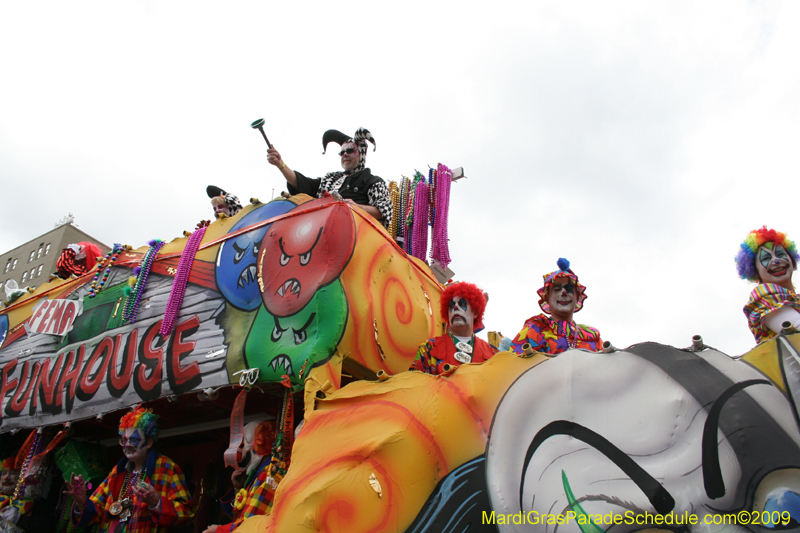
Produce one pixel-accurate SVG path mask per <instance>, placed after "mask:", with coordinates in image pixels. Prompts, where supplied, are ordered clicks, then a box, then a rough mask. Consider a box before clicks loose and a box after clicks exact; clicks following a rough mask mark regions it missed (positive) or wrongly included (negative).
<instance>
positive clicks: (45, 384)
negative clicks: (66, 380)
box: [39, 353, 64, 415]
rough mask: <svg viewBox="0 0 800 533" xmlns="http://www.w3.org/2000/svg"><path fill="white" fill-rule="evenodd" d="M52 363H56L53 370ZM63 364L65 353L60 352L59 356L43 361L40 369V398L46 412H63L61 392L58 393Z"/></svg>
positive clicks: (55, 413)
mask: <svg viewBox="0 0 800 533" xmlns="http://www.w3.org/2000/svg"><path fill="white" fill-rule="evenodd" d="M51 363H53V365H54V368H53V370H52V372H51V371H50V364H51ZM63 365H64V354H63V353H60V354H58V357H57V358H50V359H45V360H44V361H42V369H41V370H40V371H39V399H40V400H41V401H42V411H44V412H45V413H51V414H54V415H57V414H59V413H60V412H61V394H56V384H57V383H58V376H60V375H61V368H62V366H63Z"/></svg>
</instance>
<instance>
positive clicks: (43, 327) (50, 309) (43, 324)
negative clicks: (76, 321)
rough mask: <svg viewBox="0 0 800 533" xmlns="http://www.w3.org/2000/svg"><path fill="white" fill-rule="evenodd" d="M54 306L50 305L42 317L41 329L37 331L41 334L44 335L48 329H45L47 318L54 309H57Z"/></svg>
mask: <svg viewBox="0 0 800 533" xmlns="http://www.w3.org/2000/svg"><path fill="white" fill-rule="evenodd" d="M52 304H53V302H49V303H48V305H47V309H46V310H45V313H44V314H43V315H42V321H41V322H40V323H39V327H38V328H36V331H38V332H39V333H44V332H45V331H46V330H47V328H46V327H45V324H47V317H49V316H50V312H51V311H52V310H53V307H55V306H54V305H52Z"/></svg>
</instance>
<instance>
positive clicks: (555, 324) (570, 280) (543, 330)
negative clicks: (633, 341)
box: [510, 257, 603, 355]
mask: <svg viewBox="0 0 800 533" xmlns="http://www.w3.org/2000/svg"><path fill="white" fill-rule="evenodd" d="M556 264H557V265H558V270H556V271H554V272H550V273H549V274H545V275H544V276H543V278H544V285H543V286H542V287H541V288H540V289H539V290H538V291H536V292H537V294H538V295H539V307H541V308H542V311H544V313H546V314H540V315H536V316H533V317H531V318H529V319H528V320H526V321H525V324H524V325H523V326H522V330H520V332H519V334H517V336H516V337H514V339H513V342H512V343H511V349H510V351H512V352H514V353H518V354H522V353H525V349H526V345H530V348H531V349H532V350H533V351H535V352H542V353H546V354H550V355H556V354H559V353H561V352H565V351H567V350H569V349H570V348H580V349H582V350H588V351H590V352H599V351H601V350H602V349H603V341H602V340H601V339H600V332H599V331H598V330H596V329H595V328H592V327H589V326H585V325H583V324H576V323H575V321H574V320H572V315H573V314H574V313H577V312H578V311H580V310H581V309H582V308H583V302H584V300H586V287H584V286H583V285H581V284H580V282H578V276H577V275H576V274H575V272H573V271H572V269H570V268H569V261H567V260H566V259H564V258H563V257H562V258H559V260H558V261H557V263H556ZM548 315H550V316H548Z"/></svg>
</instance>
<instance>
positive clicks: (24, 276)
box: [20, 270, 28, 283]
mask: <svg viewBox="0 0 800 533" xmlns="http://www.w3.org/2000/svg"><path fill="white" fill-rule="evenodd" d="M26 279H28V271H27V270H26V271H25V272H23V273H22V280H21V281H20V283H25V280H26Z"/></svg>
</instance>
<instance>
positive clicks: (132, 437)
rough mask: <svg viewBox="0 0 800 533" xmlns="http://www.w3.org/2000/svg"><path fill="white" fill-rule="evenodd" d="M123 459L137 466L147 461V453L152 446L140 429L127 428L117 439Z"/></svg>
mask: <svg viewBox="0 0 800 533" xmlns="http://www.w3.org/2000/svg"><path fill="white" fill-rule="evenodd" d="M119 445H120V446H122V453H123V454H124V455H125V458H126V459H127V460H128V461H130V462H132V463H134V464H135V465H137V466H141V465H142V463H143V462H144V461H145V460H146V459H147V452H148V451H149V450H150V447H151V446H152V445H153V442H152V440H150V439H147V438H145V436H144V433H142V430H140V429H133V428H127V429H125V432H124V433H123V434H122V435H121V436H120V438H119Z"/></svg>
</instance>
